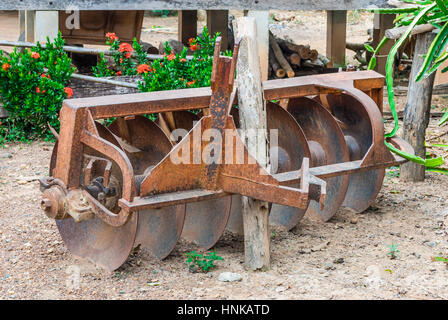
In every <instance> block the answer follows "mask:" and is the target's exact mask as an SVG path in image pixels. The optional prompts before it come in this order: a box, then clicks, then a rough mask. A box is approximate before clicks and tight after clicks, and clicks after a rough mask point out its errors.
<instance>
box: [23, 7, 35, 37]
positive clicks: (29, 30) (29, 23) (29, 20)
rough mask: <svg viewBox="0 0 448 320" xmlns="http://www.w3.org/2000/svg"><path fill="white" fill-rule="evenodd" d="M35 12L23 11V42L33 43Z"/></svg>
mask: <svg viewBox="0 0 448 320" xmlns="http://www.w3.org/2000/svg"><path fill="white" fill-rule="evenodd" d="M35 17H36V11H31V10H27V11H25V41H27V42H34V39H35V37H34V20H35Z"/></svg>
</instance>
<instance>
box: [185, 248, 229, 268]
mask: <svg viewBox="0 0 448 320" xmlns="http://www.w3.org/2000/svg"><path fill="white" fill-rule="evenodd" d="M185 255H186V256H187V260H186V261H185V262H186V263H187V264H188V265H189V268H190V269H192V270H193V269H195V268H200V269H202V271H203V272H205V273H207V272H208V271H210V269H213V268H214V267H216V266H215V265H214V262H215V261H217V260H223V258H222V257H220V256H218V255H216V251H213V252H209V253H207V254H201V253H197V252H196V251H194V250H193V251H191V252H187V253H186V254H185Z"/></svg>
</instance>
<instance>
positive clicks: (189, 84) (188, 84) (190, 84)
mask: <svg viewBox="0 0 448 320" xmlns="http://www.w3.org/2000/svg"><path fill="white" fill-rule="evenodd" d="M195 82H196V80H193V81H189V82H187V86H189V87H191V86H192V85H194V84H195Z"/></svg>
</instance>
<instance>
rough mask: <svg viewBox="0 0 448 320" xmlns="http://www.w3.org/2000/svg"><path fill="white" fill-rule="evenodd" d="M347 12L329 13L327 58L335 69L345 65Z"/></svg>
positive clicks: (333, 11)
mask: <svg viewBox="0 0 448 320" xmlns="http://www.w3.org/2000/svg"><path fill="white" fill-rule="evenodd" d="M346 34H347V11H345V10H337V11H335V10H331V11H327V57H328V58H330V62H331V63H332V64H333V66H334V67H340V66H344V65H345V43H346Z"/></svg>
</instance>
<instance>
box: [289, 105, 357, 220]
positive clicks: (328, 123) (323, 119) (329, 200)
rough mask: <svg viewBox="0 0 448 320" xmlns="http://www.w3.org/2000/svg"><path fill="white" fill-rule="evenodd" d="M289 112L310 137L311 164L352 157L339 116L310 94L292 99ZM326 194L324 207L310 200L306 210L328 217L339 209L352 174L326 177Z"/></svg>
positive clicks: (338, 161)
mask: <svg viewBox="0 0 448 320" xmlns="http://www.w3.org/2000/svg"><path fill="white" fill-rule="evenodd" d="M287 110H288V112H289V113H290V114H291V115H292V116H293V117H294V118H295V119H296V121H297V123H298V124H299V126H300V127H301V128H302V130H303V132H304V133H305V137H306V139H307V141H308V144H309V147H310V151H311V155H312V156H311V158H312V160H311V161H312V166H314V167H317V166H322V165H329V164H334V163H341V162H347V161H349V160H350V155H349V151H348V147H347V144H346V142H345V139H344V135H343V133H342V131H341V128H340V127H339V126H338V124H337V122H336V120H335V119H334V118H333V116H332V115H331V114H330V112H329V111H328V110H326V109H325V108H324V107H323V106H322V105H321V104H319V103H318V102H317V101H314V100H312V99H310V98H307V97H300V98H293V99H290V100H289V103H288V106H287ZM325 181H326V183H327V196H326V200H325V206H324V208H323V210H321V209H320V208H319V203H318V202H316V201H314V200H311V201H310V204H309V207H308V210H307V213H311V214H317V215H318V216H319V217H320V218H321V219H322V220H323V221H328V220H329V219H330V218H331V217H332V216H333V215H334V214H335V213H336V212H337V211H338V209H339V207H340V206H341V204H342V202H343V201H344V198H345V194H346V192H347V188H348V183H349V176H348V175H342V176H336V177H331V178H326V179H325Z"/></svg>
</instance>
